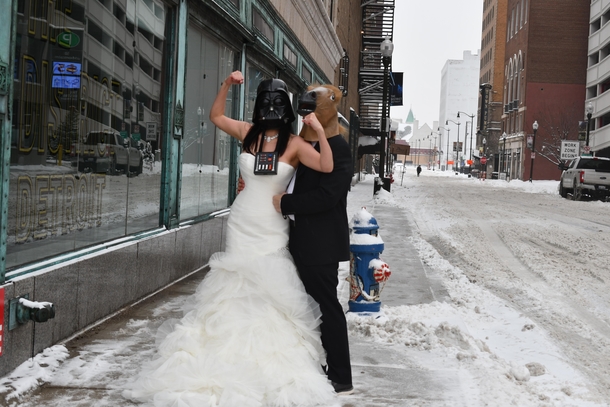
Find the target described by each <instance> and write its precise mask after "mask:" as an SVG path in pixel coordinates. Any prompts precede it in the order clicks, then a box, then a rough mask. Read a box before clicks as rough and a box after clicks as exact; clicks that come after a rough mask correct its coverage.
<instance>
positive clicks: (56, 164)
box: [6, 0, 168, 269]
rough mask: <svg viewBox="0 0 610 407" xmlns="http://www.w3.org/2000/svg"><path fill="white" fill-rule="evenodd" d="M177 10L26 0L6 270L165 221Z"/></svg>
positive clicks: (157, 3) (20, 29) (106, 0)
mask: <svg viewBox="0 0 610 407" xmlns="http://www.w3.org/2000/svg"><path fill="white" fill-rule="evenodd" d="M167 10H168V9H167V8H166V6H165V5H164V3H163V1H161V0H146V1H142V0H128V1H127V2H124V1H113V0H96V1H86V0H56V1H54V2H48V1H39V0H20V1H19V5H18V16H17V44H16V55H15V72H14V78H13V80H14V100H13V112H12V114H13V117H12V124H13V128H12V135H11V166H10V192H9V206H8V211H9V214H8V222H9V224H8V248H7V262H6V265H7V268H9V269H10V268H11V267H15V266H19V265H22V264H25V263H27V262H32V261H36V260H40V259H43V258H46V257H50V256H55V255H58V254H60V253H64V252H67V251H71V250H74V249H77V248H80V247H84V246H88V245H92V244H96V243H100V242H103V241H106V240H109V239H113V238H117V237H120V236H124V235H125V234H131V233H136V232H139V231H143V230H147V229H152V228H155V227H158V226H159V220H158V219H159V215H158V214H159V201H160V173H161V165H160V161H159V160H160V157H161V152H160V146H161V143H162V139H161V131H160V130H161V128H162V125H163V121H164V118H163V117H162V115H161V112H162V111H163V98H164V95H163V89H162V83H161V78H162V76H163V75H162V72H163V69H164V65H163V61H164V60H165V59H166V57H167V56H165V55H163V49H164V43H165V40H166V38H165V25H166V15H167ZM84 21H87V24H85V23H84ZM147 147H149V149H150V151H152V152H153V153H152V156H153V157H154V160H153V161H156V165H146V166H145V165H144V164H145V160H144V157H143V154H142V151H143V150H145V149H146V148H147ZM147 164H148V162H147Z"/></svg>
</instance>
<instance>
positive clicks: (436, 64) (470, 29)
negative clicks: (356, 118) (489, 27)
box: [390, 0, 483, 126]
mask: <svg viewBox="0 0 610 407" xmlns="http://www.w3.org/2000/svg"><path fill="white" fill-rule="evenodd" d="M482 16H483V0H459V1H457V0H397V1H396V2H395V8H394V54H393V55H392V70H393V71H394V72H404V79H403V106H402V107H396V106H393V107H392V108H391V109H390V116H391V117H392V118H396V119H400V118H402V119H403V120H405V119H406V118H407V115H408V114H409V108H412V109H413V114H414V115H415V118H416V119H417V120H419V122H420V123H419V125H420V126H422V125H423V124H424V123H428V124H429V125H430V126H432V122H433V121H434V120H438V113H439V105H440V101H439V98H440V92H441V70H442V69H443V66H445V62H447V60H449V59H463V52H464V51H471V52H472V53H473V54H477V53H479V49H480V47H481V20H482Z"/></svg>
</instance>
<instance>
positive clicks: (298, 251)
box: [273, 123, 354, 394]
mask: <svg viewBox="0 0 610 407" xmlns="http://www.w3.org/2000/svg"><path fill="white" fill-rule="evenodd" d="M327 134H329V133H327ZM330 134H335V136H332V137H327V138H328V142H329V144H330V147H331V149H332V151H333V159H334V169H333V171H332V172H331V173H328V174H324V173H320V172H318V171H315V170H312V169H310V168H308V167H306V166H304V165H300V166H299V167H298V168H297V171H296V175H295V183H294V190H293V191H292V193H288V194H280V195H276V196H275V197H274V198H273V204H274V206H275V209H276V210H277V211H278V212H280V213H282V214H283V215H284V216H290V218H291V220H290V238H289V248H290V253H291V254H292V257H293V258H294V262H295V264H296V267H297V270H298V271H299V275H300V277H301V280H302V281H303V285H304V286H305V290H306V291H307V293H308V294H309V295H311V296H312V297H313V299H314V300H316V301H317V302H318V304H319V305H320V310H321V311H322V323H321V325H320V330H321V334H322V345H323V346H324V349H325V350H326V354H327V356H326V360H327V372H326V373H327V375H328V378H329V379H330V380H331V382H332V384H333V387H334V388H335V391H336V392H337V394H349V393H351V392H352V391H353V389H354V388H353V386H352V371H351V363H350V355H349V343H348V336H347V323H346V320H345V314H344V312H343V309H342V307H341V304H340V303H339V300H338V298H337V284H338V268H339V262H341V261H347V260H349V258H350V252H349V225H348V219H347V210H346V205H347V193H348V191H349V189H350V185H351V179H352V174H353V167H352V159H351V152H350V148H349V145H348V144H347V142H346V141H345V139H344V138H343V137H342V136H341V135H340V134H339V125H338V123H337V127H336V131H334V132H332V133H330Z"/></svg>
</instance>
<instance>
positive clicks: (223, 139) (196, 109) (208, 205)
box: [180, 24, 238, 220]
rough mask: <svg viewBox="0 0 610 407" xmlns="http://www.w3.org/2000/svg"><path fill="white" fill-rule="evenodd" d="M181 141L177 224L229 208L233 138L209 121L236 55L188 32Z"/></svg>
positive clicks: (231, 105) (228, 110)
mask: <svg viewBox="0 0 610 407" xmlns="http://www.w3.org/2000/svg"><path fill="white" fill-rule="evenodd" d="M187 55H188V59H187V71H186V83H187V84H188V86H187V88H186V98H185V135H184V140H183V156H182V160H183V161H182V190H181V197H180V218H181V219H183V220H184V219H188V218H193V217H196V216H201V215H205V214H209V213H211V212H213V211H215V210H218V209H222V208H226V207H227V206H228V199H229V194H228V187H229V165H230V159H231V144H232V137H230V136H229V135H227V134H226V133H224V132H222V131H220V130H218V129H217V128H216V127H215V126H214V125H213V124H212V123H211V122H210V120H209V113H210V108H211V107H212V103H213V102H214V99H215V98H216V94H217V93H218V89H219V85H220V83H221V82H222V81H223V80H224V79H225V78H226V77H227V76H228V75H229V74H230V73H231V72H232V71H234V70H235V69H236V61H235V54H234V52H233V51H232V50H230V49H229V48H227V47H225V46H224V45H222V44H220V43H219V42H218V41H217V40H215V39H212V38H210V37H208V36H206V35H205V34H204V32H203V30H202V29H201V28H200V27H198V26H197V25H195V24H191V25H190V26H189V41H188V51H187ZM237 97H238V92H236V91H235V89H231V90H230V91H229V95H228V98H227V103H226V107H225V114H226V115H227V116H229V117H234V112H235V111H236V110H235V109H236V107H235V104H236V98H237Z"/></svg>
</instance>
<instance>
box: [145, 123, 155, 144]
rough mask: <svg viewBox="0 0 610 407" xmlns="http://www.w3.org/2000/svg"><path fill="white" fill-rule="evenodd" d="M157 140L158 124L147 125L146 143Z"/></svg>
mask: <svg viewBox="0 0 610 407" xmlns="http://www.w3.org/2000/svg"><path fill="white" fill-rule="evenodd" d="M155 140H157V122H147V123H146V141H155Z"/></svg>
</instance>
